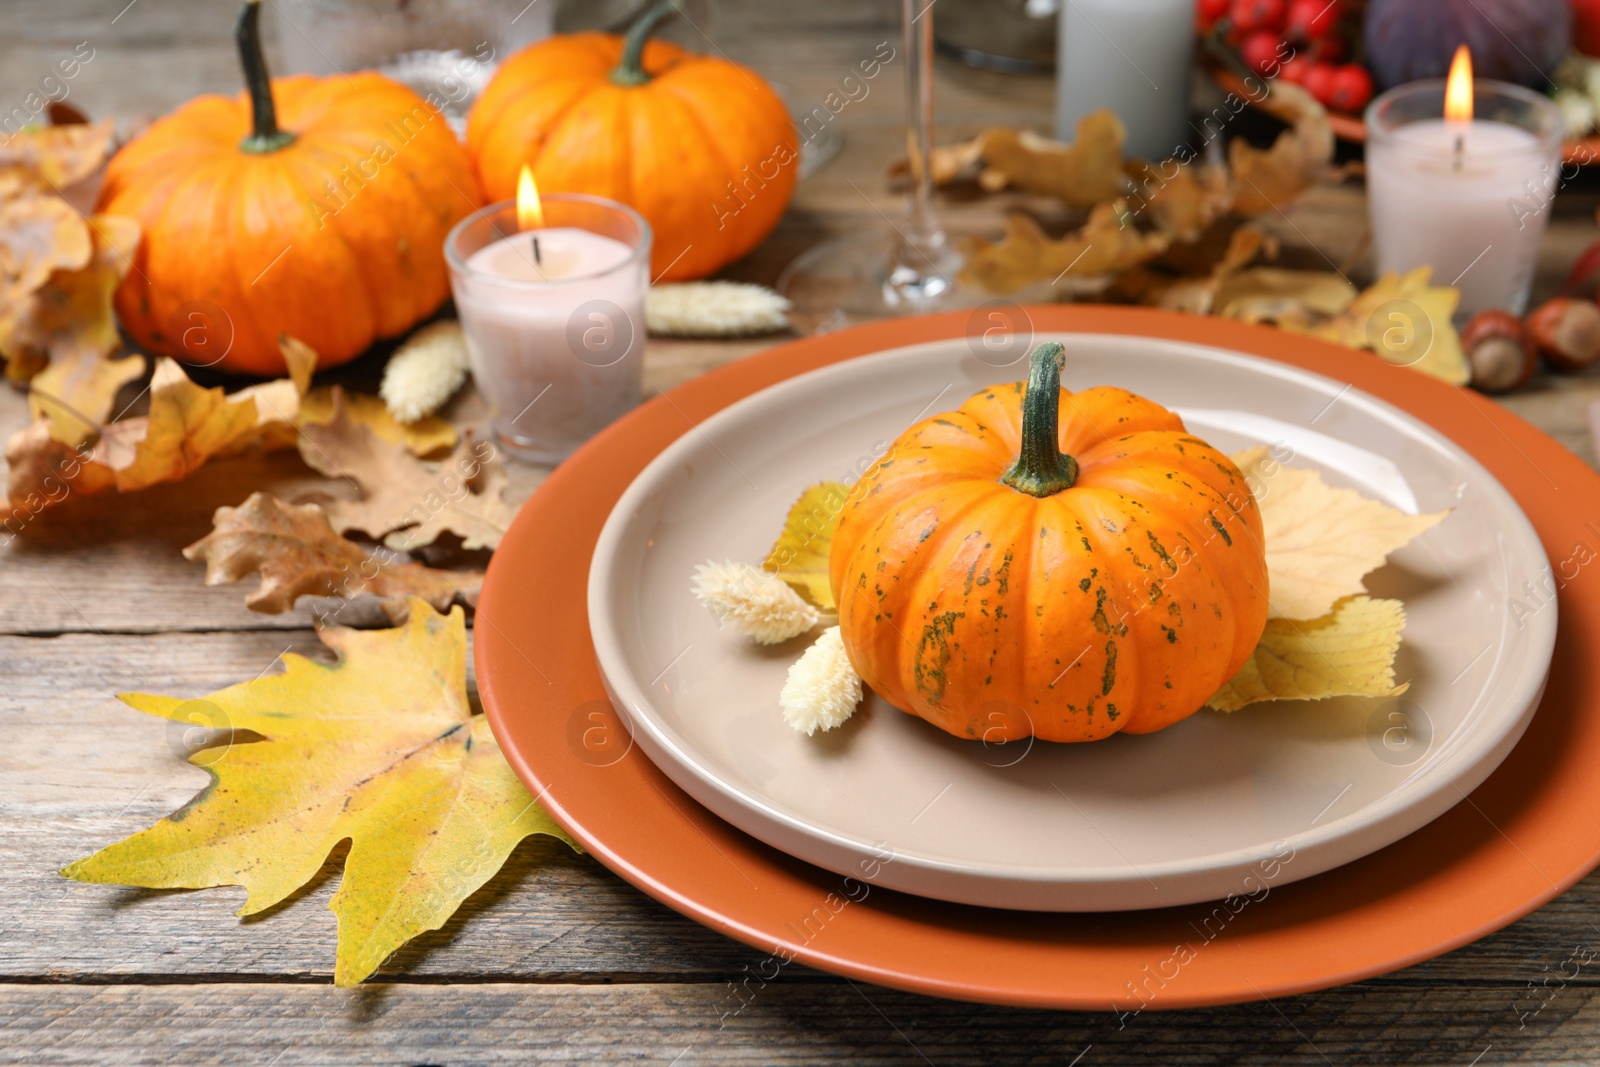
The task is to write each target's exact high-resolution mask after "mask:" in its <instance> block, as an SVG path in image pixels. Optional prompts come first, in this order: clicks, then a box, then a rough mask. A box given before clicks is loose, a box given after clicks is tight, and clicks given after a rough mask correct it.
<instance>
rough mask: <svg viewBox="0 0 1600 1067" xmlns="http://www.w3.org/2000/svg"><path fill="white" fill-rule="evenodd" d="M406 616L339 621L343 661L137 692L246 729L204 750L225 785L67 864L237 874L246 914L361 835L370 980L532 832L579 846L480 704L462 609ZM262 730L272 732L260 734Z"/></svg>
mask: <svg viewBox="0 0 1600 1067" xmlns="http://www.w3.org/2000/svg"><path fill="white" fill-rule="evenodd" d="M409 608H410V611H409V615H408V618H407V621H406V622H405V623H404V624H403V625H402V626H400V627H398V628H396V629H392V630H373V631H358V630H350V629H345V628H343V627H325V628H323V629H322V630H321V631H320V633H319V636H320V637H321V639H322V642H323V644H325V645H327V646H328V647H329V648H331V649H332V650H333V651H334V652H336V653H337V654H338V657H339V658H338V661H337V662H336V663H334V664H332V665H331V666H330V665H327V664H323V663H317V662H314V661H312V660H309V659H306V658H305V657H303V656H297V655H294V654H292V653H290V654H286V655H285V656H284V657H283V662H284V668H285V669H284V672H283V673H282V674H276V675H269V676H267V677H264V678H258V679H256V680H255V681H252V682H244V683H242V684H239V685H234V686H229V687H228V688H226V689H222V690H219V691H218V692H215V693H212V694H210V695H209V696H206V697H204V698H202V699H201V700H199V701H195V700H188V699H184V698H181V697H164V696H153V695H148V694H143V693H130V694H126V695H123V696H122V697H121V699H122V701H123V702H124V703H126V704H128V705H129V706H130V707H133V708H137V709H138V710H140V711H143V712H147V713H149V714H152V715H159V716H161V717H162V718H165V719H171V720H173V721H176V722H191V721H194V717H195V716H196V714H197V713H196V707H197V705H198V706H199V707H201V708H203V709H204V718H205V723H206V725H208V726H215V725H218V724H221V725H222V726H225V727H227V728H228V729H230V730H231V731H233V732H232V734H231V735H230V736H229V737H228V738H227V739H226V747H225V748H220V750H219V748H216V747H213V748H208V749H203V750H201V751H200V752H197V753H195V754H194V755H193V756H191V757H190V762H191V763H194V764H196V765H198V766H200V767H203V768H204V769H205V771H206V773H207V774H209V775H210V776H211V782H210V784H209V785H208V786H207V787H206V788H205V789H204V790H203V791H202V792H200V793H199V794H198V795H197V796H196V797H195V798H194V799H193V800H191V801H190V802H189V803H188V804H186V805H185V806H184V807H183V808H182V809H180V810H179V811H178V812H175V813H174V815H172V816H169V817H167V818H165V819H162V820H161V821H160V822H158V823H156V824H155V825H154V826H152V827H150V828H149V829H147V830H142V831H140V832H139V833H136V834H134V835H133V836H132V837H128V838H125V839H124V840H122V841H119V842H117V843H116V844H114V845H111V846H109V847H107V848H103V849H101V850H100V851H99V852H96V853H95V854H94V855H92V856H88V857H86V858H84V859H81V860H78V861H77V862H75V863H71V864H68V865H67V866H66V867H65V868H63V869H62V871H61V873H62V874H63V875H64V876H65V877H68V878H74V879H77V880H78V881H81V882H98V883H104V884H113V885H136V886H145V887H149V888H154V889H201V888H209V887H212V886H224V885H237V886H243V887H244V889H245V890H246V893H247V895H246V898H245V903H244V907H242V908H241V909H240V911H239V914H241V915H255V914H259V913H261V912H263V911H265V910H267V909H268V908H271V907H273V906H274V905H276V904H279V903H281V902H282V901H284V900H286V899H288V898H289V897H290V896H291V895H292V894H294V892H295V891H296V890H298V889H300V887H302V886H304V885H305V884H306V883H307V882H308V881H310V880H311V878H312V877H314V876H315V875H316V873H317V871H318V870H320V869H321V868H322V865H323V864H324V863H325V862H326V861H327V859H328V856H329V854H330V853H331V852H332V851H333V850H334V848H335V847H336V846H337V845H339V843H340V842H342V841H349V842H350V852H349V856H348V858H347V859H346V860H345V862H344V874H343V878H342V879H341V881H340V884H339V890H338V892H336V893H335V894H334V895H333V899H332V900H330V901H329V902H328V907H329V909H330V910H332V911H333V913H334V914H335V915H336V916H337V917H338V923H339V941H338V949H337V952H336V955H335V965H334V982H335V984H337V985H340V986H352V985H356V984H358V983H359V982H361V981H362V980H363V979H365V978H366V977H367V976H368V975H370V974H372V972H373V971H375V970H377V968H378V966H379V965H380V964H381V963H382V962H383V961H384V960H385V959H386V958H387V957H388V956H389V955H390V954H391V953H393V952H394V951H395V949H397V948H399V947H400V946H401V945H403V944H405V943H406V942H407V941H409V940H410V939H411V938H413V937H415V936H417V935H418V934H420V933H422V932H424V931H426V930H437V929H438V928H439V927H441V926H443V925H444V923H445V921H446V920H448V919H449V918H450V916H451V915H452V914H454V913H455V911H456V909H457V908H459V907H460V906H461V903H462V901H464V900H466V899H467V897H469V896H471V895H472V894H473V893H474V892H476V891H477V890H478V889H479V887H481V886H482V885H483V884H484V883H485V882H487V881H488V880H489V879H490V878H491V877H493V876H494V874H495V872H496V871H498V870H499V869H500V867H501V865H502V864H504V863H505V860H506V857H507V856H509V855H510V854H511V851H512V850H513V849H514V848H516V846H517V844H518V842H520V841H522V839H523V838H525V837H528V836H529V835H530V834H547V835H549V836H551V837H554V838H557V839H559V840H561V841H564V842H566V843H567V844H568V845H570V846H572V847H573V848H576V847H577V846H576V844H575V843H574V842H573V841H572V839H571V838H570V837H568V836H567V835H566V834H565V833H564V832H563V831H562V830H561V829H560V827H558V826H557V825H556V824H555V822H553V821H552V820H551V819H550V817H549V816H548V815H546V814H545V813H544V811H543V809H541V808H540V807H539V805H538V803H537V802H536V801H535V800H534V798H533V797H532V796H530V795H529V793H528V791H527V789H526V788H524V787H523V785H522V783H521V781H519V780H518V779H517V776H516V775H515V774H514V773H513V772H512V770H511V768H510V766H509V765H508V764H507V763H506V761H505V757H504V756H503V755H502V754H501V751H500V746H499V744H498V743H497V742H496V741H495V737H494V734H493V733H492V732H491V731H490V730H489V724H488V721H487V720H486V719H485V718H484V717H483V716H482V715H474V714H472V708H471V706H470V705H469V704H468V702H467V677H466V675H467V632H466V624H465V619H464V616H463V614H462V612H461V610H460V609H459V608H458V609H455V610H452V611H451V612H450V614H449V615H438V614H435V613H434V611H433V609H431V608H430V607H428V605H427V604H426V603H425V602H424V601H422V600H412V601H410V602H409ZM251 735H254V736H255V737H259V738H260V740H255V739H254V737H252V736H251Z"/></svg>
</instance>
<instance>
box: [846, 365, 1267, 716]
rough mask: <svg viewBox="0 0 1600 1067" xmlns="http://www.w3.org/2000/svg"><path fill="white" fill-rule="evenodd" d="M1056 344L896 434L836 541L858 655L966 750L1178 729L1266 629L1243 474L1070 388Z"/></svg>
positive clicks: (876, 686) (1254, 527) (1257, 519)
mask: <svg viewBox="0 0 1600 1067" xmlns="http://www.w3.org/2000/svg"><path fill="white" fill-rule="evenodd" d="M1061 351H1062V348H1061V346H1060V345H1059V344H1054V343H1046V344H1041V345H1039V346H1038V348H1036V349H1035V350H1034V352H1033V355H1032V366H1031V368H1030V375H1029V380H1028V381H1027V382H1016V383H1014V384H1012V385H999V386H994V387H993V388H990V389H985V390H983V391H982V392H980V393H978V394H976V395H975V396H973V397H972V399H970V400H968V401H967V402H966V403H965V404H962V405H961V407H960V408H958V409H956V410H955V411H953V412H949V413H947V414H943V415H936V416H934V417H932V418H929V419H925V420H923V421H922V422H920V423H918V424H917V425H915V426H913V427H911V429H909V430H907V431H906V432H905V433H904V434H902V435H901V436H900V437H899V438H898V439H897V440H896V441H895V443H894V446H893V447H892V448H891V449H890V450H889V452H888V454H887V455H886V456H885V457H884V458H883V459H882V460H880V461H879V462H878V463H877V464H876V465H875V466H873V467H872V469H871V470H869V471H868V472H867V473H866V474H865V475H864V476H863V477H862V478H861V480H860V481H859V482H857V483H856V485H855V486H854V487H853V488H852V489H851V491H850V495H849V497H848V498H847V500H846V501H845V504H844V508H843V510H842V512H841V514H840V517H839V523H838V528H837V530H836V531H835V533H834V538H833V547H832V550H831V555H830V557H829V581H830V583H831V585H832V587H833V593H834V597H835V599H836V600H837V601H838V605H839V626H840V631H841V634H842V636H843V638H844V646H845V650H846V652H847V653H848V654H849V657H850V662H851V664H852V665H853V666H854V667H855V669H856V671H857V673H859V674H860V675H861V677H862V679H863V680H864V681H865V682H866V683H867V684H868V685H869V686H871V687H872V689H873V691H875V692H876V693H878V694H879V695H880V696H882V697H883V698H884V699H885V700H887V701H888V702H889V703H891V704H893V705H894V706H895V707H897V708H900V709H902V710H903V711H907V712H910V713H911V714H913V715H918V716H920V717H922V718H924V719H926V720H928V721H929V722H931V723H933V724H934V725H935V726H937V727H939V728H940V729H942V730H945V731H947V732H949V733H952V734H955V735H956V736H958V737H967V738H978V739H981V740H985V741H991V742H998V741H1011V740H1016V739H1018V738H1021V737H1027V736H1030V735H1032V736H1035V737H1039V738H1041V739H1043V740H1048V741H1093V740H1096V739H1099V738H1102V737H1105V736H1107V735H1109V734H1113V733H1116V732H1118V731H1124V732H1127V733H1135V734H1138V733H1149V732H1151V731H1153V730H1159V729H1161V728H1163V727H1166V726H1171V725H1172V724H1173V723H1175V722H1178V721H1179V720H1181V719H1184V718H1187V717H1188V716H1189V715H1192V714H1193V713H1194V712H1196V711H1198V710H1199V709H1200V707H1201V706H1202V705H1204V703H1205V702H1206V700H1207V699H1208V698H1209V697H1210V696H1211V695H1212V694H1213V693H1215V692H1216V691H1217V690H1218V689H1219V688H1221V686H1222V684H1223V683H1224V682H1226V681H1227V680H1228V679H1229V678H1231V677H1233V675H1234V673H1235V672H1237V671H1238V670H1239V668H1240V667H1242V666H1243V665H1244V663H1245V661H1246V660H1247V659H1248V658H1249V657H1250V654H1251V652H1252V651H1253V650H1254V649H1255V646H1256V642H1257V641H1259V640H1260V638H1261V633H1262V630H1263V628H1264V627H1265V626H1266V619H1267V564H1266V554H1265V541H1264V538H1263V533H1262V526H1261V515H1260V512H1259V511H1258V510H1257V507H1256V502H1255V498H1254V497H1253V496H1252V495H1251V492H1250V489H1249V487H1248V486H1247V485H1246V483H1245V480H1244V477H1243V476H1242V475H1241V474H1240V473H1239V470H1238V468H1236V467H1235V466H1234V465H1233V463H1231V462H1230V461H1229V460H1228V458H1227V457H1226V456H1224V455H1222V454H1221V453H1220V452H1218V451H1217V450H1216V449H1214V448H1212V447H1211V446H1210V445H1208V444H1206V443H1205V442H1204V441H1201V440H1200V439H1198V438H1196V437H1193V436H1191V435H1190V434H1189V433H1187V432H1186V431H1185V429H1184V426H1183V422H1182V421H1181V420H1180V419H1179V418H1178V416H1176V415H1174V414H1173V413H1172V412H1170V411H1168V410H1167V409H1166V408H1163V407H1161V406H1160V405H1158V404H1155V403H1152V402H1151V401H1148V400H1145V399H1143V398H1142V397H1138V396H1135V395H1133V394H1132V393H1129V392H1127V391H1125V390H1122V389H1112V388H1096V389H1087V390H1084V391H1083V392H1080V393H1071V392H1068V391H1067V390H1065V389H1062V388H1061V373H1060V358H1061ZM1061 409H1065V412H1066V415H1065V423H1064V424H1063V425H1060V426H1059V429H1058V420H1059V418H1060V411H1061Z"/></svg>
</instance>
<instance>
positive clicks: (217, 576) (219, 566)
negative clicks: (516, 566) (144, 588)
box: [183, 493, 483, 614]
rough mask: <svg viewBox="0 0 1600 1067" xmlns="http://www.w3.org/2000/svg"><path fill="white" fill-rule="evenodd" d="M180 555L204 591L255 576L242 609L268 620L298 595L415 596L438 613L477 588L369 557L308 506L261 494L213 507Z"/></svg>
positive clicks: (477, 577) (468, 576)
mask: <svg viewBox="0 0 1600 1067" xmlns="http://www.w3.org/2000/svg"><path fill="white" fill-rule="evenodd" d="M183 555H184V558H185V559H188V560H204V561H205V564H206V584H207V585H222V584H224V583H227V582H237V581H239V580H240V579H242V578H244V577H245V576H247V575H249V574H250V573H252V572H259V573H260V575H261V584H260V585H259V586H257V587H256V590H255V592H253V593H251V594H250V595H249V596H247V597H246V598H245V606H246V607H248V608H249V609H250V610H251V611H260V612H265V613H268V614H277V613H279V612H283V611H288V610H289V609H290V608H292V607H294V604H295V601H296V600H298V599H299V598H300V597H303V596H336V597H341V598H343V599H345V600H350V599H353V598H354V597H357V596H359V595H361V594H362V593H370V594H372V595H374V596H377V597H381V598H383V599H384V600H386V601H393V602H395V603H396V605H403V604H404V599H405V597H407V596H418V597H421V598H422V599H424V600H426V601H427V602H428V603H429V604H431V605H433V607H434V608H435V609H437V610H439V611H445V610H447V609H448V608H449V607H450V604H451V602H452V601H454V600H455V599H457V598H458V597H459V598H460V599H461V600H462V601H463V602H465V603H467V604H471V603H473V602H474V601H475V600H476V598H477V593H478V590H479V588H480V587H481V586H482V584H483V575H482V574H481V573H479V572H476V571H443V570H436V569H434V568H432V567H424V566H422V565H421V564H419V563H412V562H409V561H405V560H398V559H386V558H384V555H385V554H384V553H379V554H377V555H373V554H369V553H368V552H367V551H366V550H365V549H363V548H362V547H361V546H360V545H357V544H355V543H354V542H353V541H347V540H346V539H344V538H343V537H340V536H339V535H338V534H336V533H335V532H334V531H333V527H332V526H331V525H329V523H328V516H327V515H326V514H324V512H323V510H322V509H321V508H320V507H318V506H317V505H316V504H285V503H284V502H283V501H281V500H279V499H278V498H277V497H275V496H272V495H271V494H269V493H251V494H250V497H249V499H247V500H246V501H245V502H244V503H243V504H241V505H239V506H238V507H236V508H218V509H217V513H216V516H215V517H214V518H213V519H212V531H211V532H210V533H209V534H207V535H206V536H205V537H203V538H201V539H200V540H198V541H196V542H195V543H194V544H192V545H190V546H189V547H187V548H185V549H184V550H183Z"/></svg>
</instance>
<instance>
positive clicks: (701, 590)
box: [694, 562, 822, 645]
mask: <svg viewBox="0 0 1600 1067" xmlns="http://www.w3.org/2000/svg"><path fill="white" fill-rule="evenodd" d="M694 595H695V596H696V597H697V598H698V599H699V601H700V603H702V604H704V605H705V606H706V607H708V608H710V609H711V610H712V611H713V612H715V613H716V615H717V617H718V618H720V619H724V620H726V621H727V622H729V623H732V624H733V628H734V629H735V630H738V631H739V632H740V633H741V634H743V635H744V636H746V637H749V638H751V639H752V640H755V641H757V642H759V643H760V644H763V645H775V644H777V643H778V642H780V641H787V640H789V638H791V637H798V636H799V635H800V634H803V633H805V632H806V631H807V630H809V629H811V628H812V627H813V626H815V625H816V624H817V623H818V622H819V621H821V619H822V615H821V613H820V612H818V611H817V609H816V608H814V607H812V606H811V605H810V604H807V603H806V602H805V601H804V600H802V599H800V594H799V593H796V592H795V591H794V590H793V589H790V588H789V586H788V585H787V584H786V583H785V582H784V581H783V579H781V578H777V577H774V576H773V575H771V574H768V573H767V572H766V571H764V570H762V569H761V568H759V567H752V566H751V565H750V564H748V563H732V562H729V563H716V562H711V563H702V564H701V565H700V566H698V567H696V568H695V571H694Z"/></svg>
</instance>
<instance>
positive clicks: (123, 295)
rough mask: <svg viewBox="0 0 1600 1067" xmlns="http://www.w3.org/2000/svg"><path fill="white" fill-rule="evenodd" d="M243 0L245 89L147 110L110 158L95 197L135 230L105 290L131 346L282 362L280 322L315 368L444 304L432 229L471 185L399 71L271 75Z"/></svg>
mask: <svg viewBox="0 0 1600 1067" xmlns="http://www.w3.org/2000/svg"><path fill="white" fill-rule="evenodd" d="M258 10H259V8H258V3H257V0H249V2H247V3H246V4H245V7H244V12H243V14H242V15H241V16H240V19H239V27H238V39H239V52H240V57H241V59H242V61H243V64H244V71H245V80H246V84H247V85H248V86H249V90H248V93H247V94H244V95H241V96H240V97H238V98H235V99H228V98H226V97H221V96H203V97H199V98H198V99H195V100H193V101H190V102H189V103H187V104H185V105H184V106H183V107H181V108H179V109H178V110H177V111H176V112H174V113H173V114H171V115H169V116H167V117H166V118H163V119H161V120H160V121H158V122H156V123H155V124H154V125H152V126H151V127H150V128H149V129H148V130H146V131H145V132H144V133H143V134H142V135H140V136H139V137H138V138H136V139H135V140H134V141H133V142H131V143H130V144H128V145H127V146H126V147H125V148H123V149H122V150H121V151H120V152H118V153H117V155H116V156H115V157H113V159H112V160H111V163H110V165H109V166H108V167H107V168H106V179H105V185H104V188H103V189H102V191H101V193H100V202H99V206H98V210H100V211H103V212H108V213H110V214H113V215H127V216H131V217H133V218H135V219H137V220H138V221H139V224H140V225H141V226H142V227H143V229H144V240H143V241H142V243H141V245H140V247H139V251H138V253H137V256H136V258H135V261H134V266H133V269H132V270H130V271H129V272H128V276H127V278H126V280H124V281H123V283H122V285H121V287H120V288H119V289H118V290H117V297H116V307H117V314H118V315H119V316H120V317H121V319H122V324H123V326H124V327H126V329H127V330H128V332H129V333H131V334H132V335H133V336H134V338H135V339H136V340H137V341H138V342H139V343H140V344H141V345H142V346H144V347H145V348H146V349H148V350H150V351H152V352H159V353H164V354H166V355H170V356H175V357H177V358H178V359H183V360H186V361H188V362H191V363H200V364H205V365H216V366H220V367H222V368H224V369H227V370H233V371H239V372H243V373H249V374H280V373H282V372H283V369H284V364H283V357H282V356H281V355H279V353H278V338H279V336H280V335H282V334H288V335H290V336H292V337H297V338H299V339H300V340H302V341H304V342H306V343H307V344H309V345H310V346H311V347H312V348H314V349H316V350H317V353H318V355H319V357H320V361H321V363H322V365H323V366H329V365H332V364H336V363H343V362H345V361H346V360H349V359H351V358H352V357H354V356H356V355H358V354H359V353H360V352H362V351H363V350H364V349H366V348H367V347H368V346H369V345H371V344H372V342H373V341H374V340H375V339H377V338H380V337H392V336H395V335H397V334H400V333H402V332H404V331H405V330H407V329H408V328H410V327H411V326H413V325H414V324H416V323H417V322H418V321H419V320H421V319H422V318H424V317H426V316H427V315H428V314H430V313H431V312H432V311H433V310H434V309H435V308H437V307H438V306H439V305H440V304H441V303H443V302H444V299H445V297H446V296H448V295H449V293H450V279H449V274H448V273H447V271H446V268H445V262H444V239H445V235H446V234H447V233H448V232H449V230H450V227H451V226H453V225H454V224H455V223H456V222H457V221H458V220H460V219H461V218H463V217H464V216H466V215H468V214H470V213H471V212H472V211H474V210H475V209H477V208H478V207H480V206H481V204H482V194H481V193H480V192H479V189H478V183H477V179H476V177H475V176H474V175H473V173H472V167H471V164H470V162H469V161H468V160H467V157H466V152H465V150H464V149H463V148H462V147H461V144H460V142H459V141H458V140H457V139H456V137H455V134H454V133H452V132H451V130H450V127H449V125H448V124H447V123H446V122H445V120H444V118H443V116H441V115H440V114H439V113H438V111H436V110H435V109H434V108H432V107H430V106H429V105H428V104H427V103H426V102H425V101H423V99H422V98H421V97H419V96H417V95H416V94H415V93H413V92H412V91H411V90H409V89H407V88H406V87H404V86H402V85H400V84H398V83H396V82H393V81H390V80H389V79H387V78H384V77H382V76H381V75H377V74H370V73H364V74H350V75H338V76H335V77H330V78H325V79H318V78H311V77H294V78H283V79H279V80H276V81H271V82H269V80H268V77H267V72H266V66H265V63H264V62H263V60H262V56H261V46H260V42H259V36H258V29H257V20H258V17H259V16H258ZM280 123H281V125H280Z"/></svg>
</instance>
